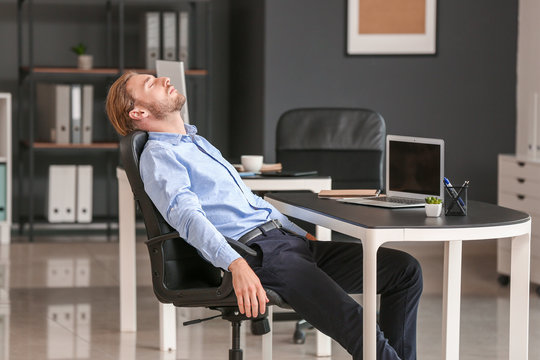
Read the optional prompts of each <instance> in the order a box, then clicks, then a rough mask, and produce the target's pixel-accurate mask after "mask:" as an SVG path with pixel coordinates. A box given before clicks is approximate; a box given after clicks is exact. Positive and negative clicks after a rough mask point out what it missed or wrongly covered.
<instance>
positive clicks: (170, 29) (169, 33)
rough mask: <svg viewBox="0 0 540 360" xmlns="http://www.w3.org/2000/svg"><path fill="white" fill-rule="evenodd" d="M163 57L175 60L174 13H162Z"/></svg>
mask: <svg viewBox="0 0 540 360" xmlns="http://www.w3.org/2000/svg"><path fill="white" fill-rule="evenodd" d="M162 21H163V32H162V34H163V59H165V60H176V56H177V52H176V13H175V12H170V11H166V12H164V13H163V19H162Z"/></svg>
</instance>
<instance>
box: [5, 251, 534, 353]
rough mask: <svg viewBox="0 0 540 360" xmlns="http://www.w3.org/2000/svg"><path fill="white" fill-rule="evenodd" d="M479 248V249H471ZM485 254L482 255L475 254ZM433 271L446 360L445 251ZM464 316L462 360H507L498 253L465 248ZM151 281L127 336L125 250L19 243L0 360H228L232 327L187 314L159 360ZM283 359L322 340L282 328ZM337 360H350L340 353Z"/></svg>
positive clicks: (432, 329)
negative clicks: (121, 275) (122, 307)
mask: <svg viewBox="0 0 540 360" xmlns="http://www.w3.org/2000/svg"><path fill="white" fill-rule="evenodd" d="M471 246H473V247H471ZM474 246H476V247H474ZM146 251H147V250H146V248H145V245H144V243H137V271H138V273H137V276H138V278H139V277H141V278H142V277H144V276H148V275H149V274H147V273H148V272H149V270H148V269H149V260H148V256H147V253H146ZM410 252H411V253H413V255H414V256H416V257H417V258H418V259H419V260H420V263H421V264H422V267H423V272H424V276H425V291H424V295H423V296H422V299H421V302H420V309H419V315H418V316H419V320H418V350H419V356H418V357H419V359H438V358H440V357H441V329H442V316H441V312H442V297H441V291H442V287H441V285H440V284H441V276H442V265H441V264H442V262H441V261H442V247H440V248H439V247H433V246H429V247H428V246H424V245H419V246H416V247H411V249H410ZM463 256H464V258H463V274H464V276H463V286H462V291H463V297H462V303H461V305H462V306H461V308H462V314H461V350H460V353H461V358H460V359H462V360H480V359H496V360H499V359H507V358H508V321H509V289H508V288H507V287H506V288H503V287H500V286H499V284H498V283H497V281H496V279H497V274H496V270H495V269H496V265H495V264H496V247H495V243H493V244H491V245H489V244H488V246H486V244H485V243H479V244H476V245H469V244H464V249H463ZM149 284H150V282H149V281H146V282H144V281H141V282H140V283H139V287H138V288H137V317H138V323H137V327H138V331H137V332H136V333H120V332H119V326H120V320H119V289H118V244H117V243H104V242H96V243H41V244H39V243H38V244H36V243H33V244H29V243H15V244H12V245H11V248H10V247H5V246H0V360H7V359H9V360H28V359H32V360H40V359H50V360H54V359H58V360H61V359H88V360H94V359H95V360H103V359H120V360H150V359H152V360H155V359H159V360H180V359H182V360H186V359H189V360H207V359H212V360H219V359H223V360H225V359H227V358H228V350H229V348H230V343H231V336H230V331H231V326H230V324H229V322H228V321H224V320H221V319H219V318H218V319H214V320H211V321H208V322H203V323H200V324H196V325H191V326H182V323H183V322H184V321H187V320H193V319H198V318H204V317H207V316H210V315H213V314H215V313H216V312H215V311H211V310H206V309H202V308H179V309H177V311H176V317H177V319H176V320H177V334H176V335H177V349H176V351H172V352H161V351H159V321H158V303H157V300H156V298H155V295H154V294H153V291H152V288H151V286H149ZM530 299H531V306H530V339H531V341H530V348H529V359H531V360H540V343H538V342H536V341H535V339H536V338H538V337H539V336H540V298H539V297H538V296H537V295H536V294H535V293H534V291H532V292H531V298H530ZM242 329H243V332H242V333H243V335H242V342H243V343H244V344H245V347H244V350H245V352H244V358H245V359H246V360H247V359H249V360H258V359H261V338H260V337H257V336H253V335H251V333H250V331H249V324H248V323H244V324H243V326H242ZM273 329H274V331H273V338H274V341H273V344H274V345H273V353H274V359H279V360H303V359H312V360H315V359H317V358H316V357H315V355H314V354H315V345H316V342H315V335H314V332H312V331H308V332H307V336H306V343H305V344H304V345H296V344H293V343H292V334H293V331H294V323H293V322H275V323H274V324H273ZM332 353H333V356H332V358H331V359H332V360H342V359H347V360H350V355H348V354H347V353H346V352H345V351H344V350H343V348H342V347H341V346H339V345H338V344H336V343H334V344H333V346H332Z"/></svg>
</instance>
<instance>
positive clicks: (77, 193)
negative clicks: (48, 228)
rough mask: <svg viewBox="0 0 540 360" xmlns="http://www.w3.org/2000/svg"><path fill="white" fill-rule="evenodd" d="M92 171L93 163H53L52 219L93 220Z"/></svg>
mask: <svg viewBox="0 0 540 360" xmlns="http://www.w3.org/2000/svg"><path fill="white" fill-rule="evenodd" d="M92 173H93V171H92V166H91V165H50V166H49V191H48V194H47V195H48V198H47V209H46V213H47V220H48V221H49V222H51V223H72V222H79V223H89V222H92V183H93V181H92Z"/></svg>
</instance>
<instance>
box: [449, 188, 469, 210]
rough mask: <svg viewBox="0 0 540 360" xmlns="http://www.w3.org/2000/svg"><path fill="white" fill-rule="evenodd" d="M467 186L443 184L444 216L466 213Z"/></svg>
mask: <svg viewBox="0 0 540 360" xmlns="http://www.w3.org/2000/svg"><path fill="white" fill-rule="evenodd" d="M468 188H469V186H468V185H466V186H445V191H444V214H445V215H446V216H465V215H467V190H468Z"/></svg>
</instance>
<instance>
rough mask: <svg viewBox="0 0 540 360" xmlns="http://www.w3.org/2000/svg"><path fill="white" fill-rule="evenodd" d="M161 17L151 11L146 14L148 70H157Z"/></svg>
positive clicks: (145, 35)
mask: <svg viewBox="0 0 540 360" xmlns="http://www.w3.org/2000/svg"><path fill="white" fill-rule="evenodd" d="M160 28H161V27H160V17H159V12H156V11H150V12H147V13H145V14H144V32H145V33H144V46H143V49H144V51H145V60H144V64H145V67H146V68H147V69H155V68H156V60H157V59H159V57H160V54H159V51H160V46H161V44H160V43H161V41H160V31H161V30H160Z"/></svg>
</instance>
